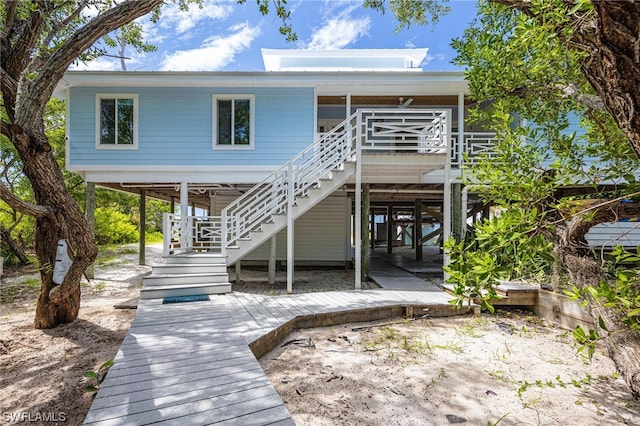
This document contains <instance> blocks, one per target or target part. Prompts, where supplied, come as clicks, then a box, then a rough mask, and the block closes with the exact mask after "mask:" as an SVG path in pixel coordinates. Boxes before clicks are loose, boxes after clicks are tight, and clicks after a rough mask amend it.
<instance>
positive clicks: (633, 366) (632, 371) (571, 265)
mask: <svg viewBox="0 0 640 426" xmlns="http://www.w3.org/2000/svg"><path fill="white" fill-rule="evenodd" d="M561 251H562V250H561ZM562 262H563V264H564V265H565V267H566V268H567V271H568V272H569V275H570V277H571V281H572V282H573V284H575V285H576V286H578V287H582V288H584V287H586V286H592V287H598V286H599V284H600V281H601V280H603V279H606V274H605V271H604V269H603V268H602V265H601V264H600V263H599V262H597V261H596V260H594V259H593V258H587V257H583V256H579V255H576V254H574V253H572V252H571V251H564V253H563V254H562ZM588 309H589V313H590V314H591V317H592V318H593V319H594V322H595V324H596V325H595V327H596V330H597V331H598V334H599V335H600V336H601V337H604V336H607V337H604V339H603V341H604V343H605V345H606V346H607V350H608V352H609V356H611V359H613V362H614V363H615V364H616V368H617V369H618V371H619V372H620V374H621V375H622V377H623V378H624V380H625V382H626V383H627V385H628V386H629V389H630V390H631V394H632V395H633V397H634V398H636V399H638V398H640V334H639V333H638V332H637V331H634V330H631V329H630V328H629V327H627V326H626V325H624V324H623V323H622V322H620V318H619V317H618V316H617V315H616V314H615V313H614V312H613V311H612V310H611V309H607V308H605V307H604V306H602V304H601V303H599V302H598V301H596V300H593V299H591V300H589V305H588ZM599 318H602V320H603V322H604V324H605V326H606V328H607V330H608V331H607V330H603V329H602V328H601V327H600V326H599Z"/></svg>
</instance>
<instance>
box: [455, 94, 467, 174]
mask: <svg viewBox="0 0 640 426" xmlns="http://www.w3.org/2000/svg"><path fill="white" fill-rule="evenodd" d="M464 138H465V134H464V93H459V94H458V141H457V142H458V158H457V165H458V166H462V162H463V157H464Z"/></svg>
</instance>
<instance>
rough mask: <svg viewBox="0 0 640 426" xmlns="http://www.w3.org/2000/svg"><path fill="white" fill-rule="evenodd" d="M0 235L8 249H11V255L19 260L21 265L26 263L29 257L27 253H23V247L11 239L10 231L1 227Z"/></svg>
mask: <svg viewBox="0 0 640 426" xmlns="http://www.w3.org/2000/svg"><path fill="white" fill-rule="evenodd" d="M0 236H1V237H2V241H4V243H5V244H6V245H7V247H8V248H9V250H11V252H12V253H13V255H14V256H15V257H16V258H17V259H18V262H20V264H21V265H27V264H28V263H29V257H28V256H27V253H25V251H24V248H23V247H22V246H21V245H20V244H19V243H18V242H17V241H16V240H14V239H13V237H12V236H11V231H9V230H6V229H1V230H0Z"/></svg>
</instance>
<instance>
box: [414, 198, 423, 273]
mask: <svg viewBox="0 0 640 426" xmlns="http://www.w3.org/2000/svg"><path fill="white" fill-rule="evenodd" d="M421 239H422V200H421V199H420V198H417V199H416V201H415V206H414V211H413V242H414V245H415V249H416V260H417V261H421V260H422V243H421V242H420V240H421Z"/></svg>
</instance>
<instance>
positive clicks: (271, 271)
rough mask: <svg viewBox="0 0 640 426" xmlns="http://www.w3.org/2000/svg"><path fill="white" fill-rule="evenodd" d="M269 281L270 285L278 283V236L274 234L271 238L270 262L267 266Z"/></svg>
mask: <svg viewBox="0 0 640 426" xmlns="http://www.w3.org/2000/svg"><path fill="white" fill-rule="evenodd" d="M267 269H268V271H267V276H268V278H267V282H268V283H269V284H270V285H273V284H275V283H276V236H275V235H274V236H272V237H271V239H270V240H269V264H268V267H267Z"/></svg>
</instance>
